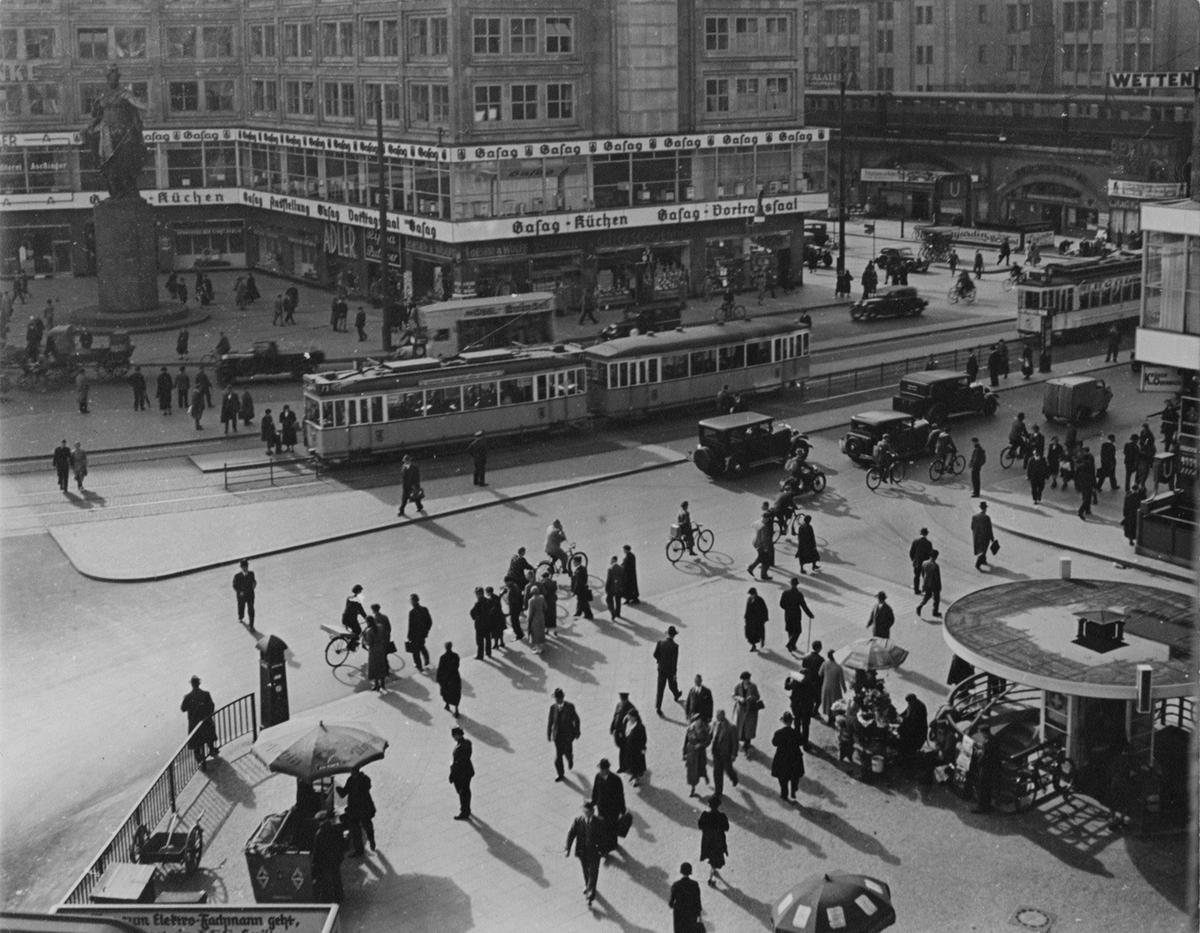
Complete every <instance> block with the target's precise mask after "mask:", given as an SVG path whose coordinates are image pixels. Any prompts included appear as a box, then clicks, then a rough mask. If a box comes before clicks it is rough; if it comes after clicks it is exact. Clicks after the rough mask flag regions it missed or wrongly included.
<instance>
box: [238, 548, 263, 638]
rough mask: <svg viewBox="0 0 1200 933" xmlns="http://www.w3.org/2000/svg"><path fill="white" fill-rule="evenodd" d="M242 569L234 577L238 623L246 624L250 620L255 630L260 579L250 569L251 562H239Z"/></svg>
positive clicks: (251, 626)
mask: <svg viewBox="0 0 1200 933" xmlns="http://www.w3.org/2000/svg"><path fill="white" fill-rule="evenodd" d="M238 567H239V568H240V569H239V570H238V572H237V573H235V574H234V575H233V592H234V594H235V595H236V596H237V610H238V621H239V622H244V620H245V617H246V616H249V618H250V628H254V592H255V590H257V589H258V579H257V578H256V577H255V576H254V571H253V570H251V569H250V561H248V560H242V561H239V562H238Z"/></svg>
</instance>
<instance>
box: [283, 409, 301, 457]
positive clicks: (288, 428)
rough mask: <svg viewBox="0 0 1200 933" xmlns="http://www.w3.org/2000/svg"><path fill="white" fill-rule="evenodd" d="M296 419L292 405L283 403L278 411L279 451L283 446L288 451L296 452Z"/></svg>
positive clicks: (297, 433) (297, 437) (297, 430)
mask: <svg viewBox="0 0 1200 933" xmlns="http://www.w3.org/2000/svg"><path fill="white" fill-rule="evenodd" d="M298 420H299V419H297V418H296V413H295V412H294V411H292V406H290V405H284V406H283V410H282V411H281V412H280V413H279V452H280V453H282V452H283V450H284V448H286V449H287V451H288V453H295V452H296V442H297V441H298V440H299V439H300V438H299V429H298Z"/></svg>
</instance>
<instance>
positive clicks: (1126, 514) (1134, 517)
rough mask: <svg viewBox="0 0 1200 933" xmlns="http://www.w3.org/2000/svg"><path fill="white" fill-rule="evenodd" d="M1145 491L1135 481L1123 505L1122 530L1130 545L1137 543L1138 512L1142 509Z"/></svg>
mask: <svg viewBox="0 0 1200 933" xmlns="http://www.w3.org/2000/svg"><path fill="white" fill-rule="evenodd" d="M1144 495H1145V493H1144V492H1143V491H1142V487H1141V486H1139V485H1137V484H1136V483H1134V484H1133V485H1132V486H1130V487H1129V492H1127V493H1125V501H1124V502H1123V503H1122V506H1121V532H1122V533H1123V534H1124V535H1125V540H1126V541H1128V542H1129V543H1130V545H1135V544H1137V529H1138V513H1139V512H1140V511H1141V505H1142V498H1143V496H1144Z"/></svg>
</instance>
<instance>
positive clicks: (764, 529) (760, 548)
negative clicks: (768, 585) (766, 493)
mask: <svg viewBox="0 0 1200 933" xmlns="http://www.w3.org/2000/svg"><path fill="white" fill-rule="evenodd" d="M774 532H775V516H773V515H772V514H771V503H769V502H764V503H763V504H762V514H761V515H760V516H759V519H758V521H757V522H755V523H754V540H753V546H754V562H753V563H752V564H750V566H749V567H747V568H746V570H747V572H748V573H749V574H750V576H754V568H755V567H758V568H760V574H761V577H760V578H761V579H763V580H770V579H771V577H770V575H769V574H768V573H767V571H768V570H770V569H771V567H772V566H774V564H775V535H774Z"/></svg>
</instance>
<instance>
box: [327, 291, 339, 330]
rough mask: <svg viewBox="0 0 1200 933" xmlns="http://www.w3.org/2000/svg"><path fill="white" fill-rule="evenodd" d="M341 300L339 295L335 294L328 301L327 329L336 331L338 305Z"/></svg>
mask: <svg viewBox="0 0 1200 933" xmlns="http://www.w3.org/2000/svg"><path fill="white" fill-rule="evenodd" d="M341 300H342V296H341V295H336V296H335V297H334V299H333V301H331V302H330V303H329V329H330V330H333V331H336V330H337V329H338V317H339V314H338V305H339V303H340V302H341Z"/></svg>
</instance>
